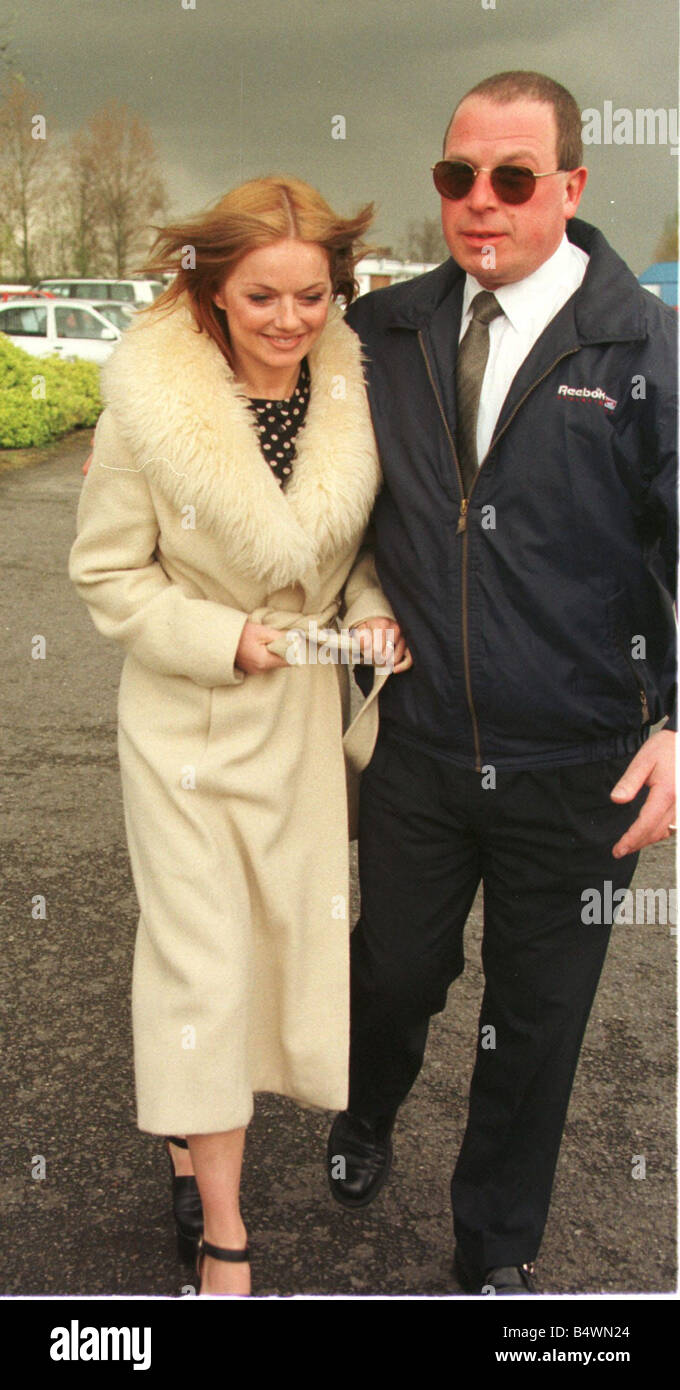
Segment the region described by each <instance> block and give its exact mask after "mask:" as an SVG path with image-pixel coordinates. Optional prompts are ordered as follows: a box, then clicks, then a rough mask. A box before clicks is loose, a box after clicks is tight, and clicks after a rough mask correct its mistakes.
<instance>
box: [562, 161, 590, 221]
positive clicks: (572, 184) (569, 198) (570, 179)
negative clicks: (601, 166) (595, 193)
mask: <svg viewBox="0 0 680 1390" xmlns="http://www.w3.org/2000/svg"><path fill="white" fill-rule="evenodd" d="M587 182H588V170H587V169H585V168H581V169H570V171H569V173H568V175H567V182H566V184H565V188H564V215H565V217H566V218H567V219H569V218H570V217H574V216H575V214H576V210H577V208H578V205H579V203H580V201H581V196H582V194H583V190H584V188H585V186H586V183H587Z"/></svg>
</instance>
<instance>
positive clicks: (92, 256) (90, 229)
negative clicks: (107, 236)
mask: <svg viewBox="0 0 680 1390" xmlns="http://www.w3.org/2000/svg"><path fill="white" fill-rule="evenodd" d="M99 203H100V189H99V187H98V170H97V163H96V152H95V149H94V148H93V141H92V140H91V138H90V137H89V136H88V135H87V133H86V132H85V131H83V130H78V131H76V132H75V134H74V135H72V136H71V137H70V139H69V140H68V142H67V144H66V147H65V149H64V152H63V168H62V177H61V179H60V182H59V205H58V209H57V217H56V218H55V237H54V242H55V244H54V246H53V263H54V265H55V266H57V267H58V270H59V273H60V274H72V275H82V276H87V275H92V274H94V273H95V272H96V271H97V269H99V268H100V267H101V244H102V236H101V228H100V225H99ZM55 252H56V256H55Z"/></svg>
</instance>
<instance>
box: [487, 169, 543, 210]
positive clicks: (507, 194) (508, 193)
mask: <svg viewBox="0 0 680 1390" xmlns="http://www.w3.org/2000/svg"><path fill="white" fill-rule="evenodd" d="M491 186H492V188H493V190H494V192H495V193H497V194H498V197H499V198H502V199H503V202H504V203H528V201H529V199H530V197H531V195H532V193H533V191H534V189H535V187H536V180H535V178H534V176H533V174H532V172H531V169H522V168H520V167H519V166H518V165H515V164H499V165H498V166H497V167H496V168H495V169H494V171H493V173H492V175H491Z"/></svg>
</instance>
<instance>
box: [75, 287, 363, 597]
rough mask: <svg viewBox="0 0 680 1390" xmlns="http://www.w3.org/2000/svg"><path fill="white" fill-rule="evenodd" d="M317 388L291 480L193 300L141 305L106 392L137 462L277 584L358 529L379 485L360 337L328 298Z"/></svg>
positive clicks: (242, 566) (229, 559) (228, 555)
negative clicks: (264, 440)
mask: <svg viewBox="0 0 680 1390" xmlns="http://www.w3.org/2000/svg"><path fill="white" fill-rule="evenodd" d="M309 363H310V371H311V398H310V402H309V406H308V412H307V419H306V421H305V426H304V429H303V431H302V433H301V435H300V438H299V441H298V449H297V458H296V460H295V464H294V468H293V477H292V479H291V482H290V484H289V485H288V487H287V489H286V492H285V493H284V492H282V490H281V488H280V487H279V484H278V482H277V481H276V478H275V477H274V476H273V475H272V473H271V470H270V468H269V465H268V463H267V462H266V460H265V459H264V458H263V457H262V454H261V452H260V447H259V444H258V440H257V435H256V432H255V426H254V422H253V419H252V414H251V412H250V410H249V409H248V406H247V404H246V401H245V398H244V397H243V395H242V394H241V393H240V392H239V391H238V389H236V387H235V384H234V375H233V372H232V370H231V368H230V367H229V365H228V363H227V362H226V361H225V359H224V357H223V356H222V354H221V353H220V351H219V349H218V347H217V345H216V344H215V343H214V342H213V340H212V339H211V338H210V337H209V336H208V335H207V334H206V333H198V332H197V331H196V328H195V324H194V320H193V317H192V315H191V312H190V310H189V308H188V307H187V306H186V305H185V304H182V303H178V304H177V305H176V306H175V307H174V308H173V309H172V310H170V311H169V312H162V311H159V312H158V313H154V312H153V311H152V312H151V313H150V314H144V315H143V316H142V317H141V318H140V319H139V320H137V322H136V323H135V324H134V325H132V326H131V327H130V328H129V329H128V330H127V331H126V333H125V336H124V337H123V339H122V341H121V343H120V344H119V346H118V347H117V348H116V350H115V352H114V353H113V354H112V355H111V357H110V359H109V361H108V362H107V364H106V366H105V368H104V370H103V374H102V379H103V390H104V396H105V399H106V401H107V404H108V405H109V406H110V408H111V411H112V413H113V414H114V416H115V418H116V422H117V424H118V427H119V429H120V431H121V434H122V436H123V439H124V442H125V444H126V445H127V446H128V447H129V449H130V450H131V452H132V454H133V456H134V458H135V460H136V462H137V464H138V466H139V468H140V469H141V468H144V469H145V470H146V471H147V473H148V476H149V481H150V482H151V483H153V486H154V487H157V488H158V489H159V490H160V491H161V492H162V493H163V494H164V495H165V496H166V497H167V498H168V499H169V500H170V501H171V502H172V503H173V504H174V505H176V506H177V507H178V508H179V509H181V507H183V506H184V505H186V504H192V505H193V506H194V507H195V508H196V525H197V527H198V528H199V529H201V528H205V529H206V530H208V531H210V532H211V533H213V534H214V535H216V536H217V537H219V539H220V540H222V541H224V543H225V547H226V551H225V561H226V564H227V565H228V566H229V567H231V566H232V565H233V566H234V567H235V568H236V569H237V570H239V571H241V572H243V573H246V574H248V575H250V576H253V577H258V578H260V579H262V580H264V581H266V582H268V583H270V584H271V586H272V587H273V588H277V589H278V588H284V587H286V586H287V585H289V584H291V583H296V582H298V581H301V580H302V578H303V577H304V576H305V575H308V574H310V572H313V571H315V570H317V569H318V567H319V565H320V564H322V563H324V562H326V561H328V560H329V559H330V558H331V557H332V556H333V555H334V554H335V553H336V552H338V551H340V550H341V549H344V548H345V547H346V546H347V545H351V544H353V543H354V542H355V541H357V540H358V539H359V537H360V536H361V534H362V532H363V530H364V528H365V526H366V524H367V522H368V519H369V516H370V512H371V509H372V506H373V502H374V499H375V495H376V492H377V490H378V487H379V485H380V468H379V464H378V460H377V455H376V449H375V442H374V437H373V431H372V427H371V423H370V415H369V411H368V405H367V402H366V396H365V391H364V386H363V373H362V367H361V348H360V344H359V341H358V339H357V338H356V336H355V334H354V333H353V332H352V331H351V329H350V328H349V327H348V326H347V324H346V323H344V321H343V319H342V316H341V314H340V311H339V310H338V309H337V308H336V307H335V306H331V310H330V313H329V319H328V323H327V325H326V327H325V328H324V330H323V333H322V334H321V336H320V337H319V339H318V340H317V342H316V343H315V345H314V347H313V348H312V350H311V352H310V354H309Z"/></svg>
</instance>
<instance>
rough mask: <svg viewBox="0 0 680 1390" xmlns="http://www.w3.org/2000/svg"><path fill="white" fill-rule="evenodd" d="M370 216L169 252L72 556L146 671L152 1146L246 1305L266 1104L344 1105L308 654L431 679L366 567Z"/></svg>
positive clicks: (344, 879) (209, 1261)
mask: <svg viewBox="0 0 680 1390" xmlns="http://www.w3.org/2000/svg"><path fill="white" fill-rule="evenodd" d="M370 212H371V209H370V208H365V209H363V210H362V212H360V213H359V214H358V216H357V217H355V218H352V219H342V218H340V217H338V216H337V215H336V214H335V213H334V212H332V210H331V209H330V208H329V206H328V204H327V203H326V202H325V201H324V200H323V199H322V198H321V197H320V195H319V194H318V193H317V192H316V191H315V190H314V189H312V188H310V187H309V186H308V185H306V184H304V183H302V182H300V181H299V180H296V179H291V178H287V177H271V178H263V179H255V180H252V181H250V182H248V183H246V184H243V185H242V186H241V187H239V188H236V189H234V190H233V191H232V192H231V193H229V194H228V195H227V196H226V197H225V198H223V199H222V200H221V201H220V202H219V203H218V204H217V206H216V207H215V208H214V209H212V210H211V211H210V212H209V213H208V214H206V215H204V216H203V217H200V218H197V219H194V220H193V221H191V222H188V223H185V224H182V225H178V226H174V227H169V228H166V229H165V230H164V231H163V232H161V233H160V235H159V237H158V240H157V243H156V248H155V254H154V257H153V260H152V265H153V268H154V271H156V272H157V271H170V270H172V271H174V272H175V273H176V274H175V279H174V281H173V282H172V285H171V287H170V288H169V289H168V290H167V291H166V292H165V294H164V295H163V296H162V297H161V298H160V299H159V300H157V301H156V304H155V305H154V306H153V307H152V308H151V309H149V310H148V311H145V312H144V313H143V314H142V315H140V316H139V318H138V319H137V320H136V321H135V322H134V323H133V324H132V325H131V327H130V328H129V329H128V330H127V332H126V333H125V336H124V338H123V340H122V342H121V343H120V344H119V346H118V347H117V349H116V351H115V352H114V354H113V355H112V357H111V358H110V360H109V362H108V364H107V366H106V368H105V370H104V393H105V399H106V402H107V409H106V410H105V412H104V414H103V415H102V417H101V419H100V421H99V424H98V427H97V432H96V439H95V448H94V459H93V464H92V467H91V468H90V470H89V472H88V475H87V477H86V479H85V483H84V485H83V492H82V497H81V502H80V507H79V512H78V537H77V540H76V542H75V544H74V547H73V551H72V555H71V575H72V578H73V580H74V581H75V583H76V585H77V587H78V590H79V592H80V594H81V595H82V597H83V598H84V600H85V602H86V603H87V604H88V607H89V609H90V612H91V614H92V617H93V619H94V622H95V623H96V625H97V627H98V628H99V630H100V631H101V632H103V633H104V634H105V635H106V636H110V637H113V638H116V639H118V640H119V641H120V642H122V644H123V645H124V647H125V648H126V652H127V657H126V660H125V663H124V667H123V673H122V678H121V687H120V696H119V754H120V763H121V773H122V781H123V796H124V806H125V817H126V827H127V836H128V844H129V850H130V857H131V863H132V869H133V874H134V879H135V886H136V890H137V896H138V899H139V906H140V918H139V928H138V934H137V943H136V950H135V961H134V973H133V1028H134V1045H135V1073H136V1089H137V1103H138V1123H139V1126H140V1128H141V1129H143V1130H146V1131H150V1132H151V1133H154V1134H164V1135H168V1136H176V1138H174V1139H173V1140H172V1145H171V1146H170V1149H169V1151H170V1153H171V1161H172V1162H173V1171H174V1173H175V1175H176V1177H175V1184H174V1192H175V1210H176V1216H177V1217H178V1231H179V1235H180V1240H181V1248H182V1250H183V1252H186V1250H187V1247H188V1248H191V1246H192V1238H197V1237H198V1235H199V1234H200V1230H201V1224H202V1221H203V1220H204V1238H203V1241H202V1244H201V1250H200V1257H199V1268H200V1274H201V1280H202V1291H203V1292H204V1293H228V1292H230V1293H248V1292H249V1289H250V1282H249V1265H248V1249H247V1239H246V1230H245V1227H244V1224H243V1221H242V1218H241V1213H240V1207H239V1185H240V1174H241V1162H242V1153H243V1145H244V1138H245V1131H246V1126H247V1125H248V1122H249V1120H250V1118H251V1115H252V1112H253V1093H254V1092H256V1091H272V1092H276V1093H278V1094H280V1095H285V1096H290V1097H293V1098H294V1099H296V1100H299V1101H301V1102H302V1103H304V1104H313V1105H317V1106H323V1107H326V1108H328V1109H329V1110H342V1109H343V1108H344V1107H345V1105H346V1101H347V1058H348V920H347V914H348V844H347V801H346V784H345V771H344V765H343V749H342V729H343V723H344V717H345V713H346V695H347V667H346V665H343V664H339V663H338V662H337V661H335V662H334V661H332V660H329V659H328V655H327V656H326V658H325V659H323V660H321V659H315V654H316V656H317V657H321V652H320V651H319V652H317V651H316V648H315V647H314V643H313V641H311V640H310V644H309V647H308V648H306V651H307V656H308V658H309V659H307V660H305V661H303V662H302V663H301V662H300V658H299V647H296V656H295V659H294V661H292V662H291V660H290V654H289V652H288V650H287V647H286V645H285V644H286V642H287V640H288V639H287V638H286V634H287V633H289V632H290V631H291V630H292V629H302V630H303V631H305V632H307V633H308V634H311V636H313V634H314V632H315V631H317V630H321V631H322V630H325V629H328V628H332V627H337V626H339V624H340V622H341V623H342V625H343V626H344V627H346V628H349V627H359V628H362V627H366V628H368V629H373V630H375V629H376V628H378V629H385V628H387V627H390V628H394V629H395V633H396V635H395V639H394V640H395V643H396V650H395V653H394V662H395V669H399V668H400V667H401V668H403V669H405V668H406V666H407V665H408V664H410V657H409V655H408V653H407V652H406V651H405V648H404V643H403V639H402V637H401V635H400V633H399V630H398V627H397V625H396V623H395V622H394V619H393V616H392V614H391V610H390V608H389V605H388V604H387V603H386V600H385V598H384V596H383V595H382V593H381V591H380V588H379V585H378V583H377V580H376V577H375V572H374V569H373V565H372V561H371V559H370V555H369V554H367V553H365V552H361V553H360V546H361V543H362V538H363V536H364V533H365V530H366V526H367V522H368V520H369V517H370V513H371V509H372V506H373V502H374V499H375V496H376V493H377V491H378V487H379V484H380V470H379V464H378V459H377V456H376V450H375V444H374V439H373V433H372V429H371V423H370V417H369V412H368V407H367V403H366V397H365V391H364V383H363V376H362V367H361V359H360V347H359V342H358V340H357V339H356V337H355V336H354V334H353V333H352V332H351V330H350V329H349V328H348V326H347V325H346V324H345V323H344V322H343V319H342V315H341V313H340V310H339V309H338V307H337V306H336V305H335V304H334V302H333V301H334V300H335V299H336V297H338V296H342V297H343V298H344V299H345V300H347V301H349V300H351V298H352V296H353V294H354V276H353V272H354V266H355V264H356V261H357V259H358V258H359V255H360V254H361V243H360V238H361V236H362V235H363V233H364V231H365V229H366V227H367V226H368V223H369V220H370ZM274 647H275V648H276V650H273V648H274ZM331 655H332V652H331ZM286 658H288V659H286ZM183 1135H186V1136H187V1139H188V1150H187V1151H186V1152H184V1151H183V1149H182V1147H181V1145H182V1142H186V1141H183V1140H182V1136H183ZM192 1172H193V1173H195V1178H196V1181H197V1184H198V1190H197V1189H196V1187H195V1185H194V1183H193V1179H192V1176H191V1175H192ZM199 1192H200V1199H199V1195H198V1194H199ZM201 1203H202V1212H201Z"/></svg>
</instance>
